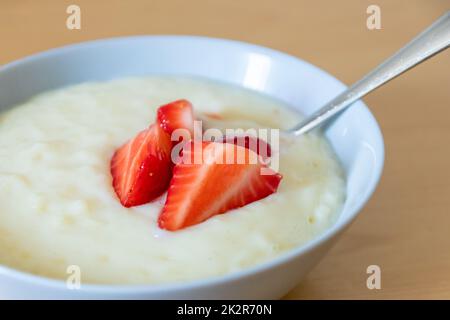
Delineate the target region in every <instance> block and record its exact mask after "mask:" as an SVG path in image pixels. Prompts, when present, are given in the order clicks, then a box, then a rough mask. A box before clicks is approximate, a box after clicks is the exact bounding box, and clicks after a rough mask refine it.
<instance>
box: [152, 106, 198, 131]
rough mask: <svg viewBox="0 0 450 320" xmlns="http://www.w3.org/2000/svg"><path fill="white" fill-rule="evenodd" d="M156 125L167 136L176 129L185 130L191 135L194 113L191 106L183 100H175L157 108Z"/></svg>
mask: <svg viewBox="0 0 450 320" xmlns="http://www.w3.org/2000/svg"><path fill="white" fill-rule="evenodd" d="M157 119H158V123H159V125H160V126H161V128H163V129H164V131H166V132H167V133H168V134H172V132H173V131H174V130H176V129H187V130H189V132H190V133H191V135H192V134H193V131H194V113H193V111H192V104H191V103H190V102H189V101H187V100H185V99H181V100H177V101H174V102H171V103H168V104H166V105H163V106H161V107H159V109H158V115H157Z"/></svg>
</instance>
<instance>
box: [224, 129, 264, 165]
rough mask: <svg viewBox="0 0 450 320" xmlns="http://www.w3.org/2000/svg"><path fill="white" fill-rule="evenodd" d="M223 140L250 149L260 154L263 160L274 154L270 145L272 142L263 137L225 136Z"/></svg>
mask: <svg viewBox="0 0 450 320" xmlns="http://www.w3.org/2000/svg"><path fill="white" fill-rule="evenodd" d="M223 142H225V143H234V144H235V145H238V146H241V147H245V148H247V149H250V150H252V151H253V152H256V153H257V154H258V155H260V156H261V157H262V158H263V160H267V159H269V158H270V157H271V156H272V148H271V147H270V144H269V143H267V142H266V141H264V140H263V139H260V138H257V137H254V136H251V135H245V136H224V137H223Z"/></svg>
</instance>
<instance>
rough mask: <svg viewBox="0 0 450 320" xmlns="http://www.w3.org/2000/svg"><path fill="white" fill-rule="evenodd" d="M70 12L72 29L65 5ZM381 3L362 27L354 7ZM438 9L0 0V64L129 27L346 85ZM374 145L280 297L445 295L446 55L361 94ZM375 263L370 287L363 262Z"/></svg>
mask: <svg viewBox="0 0 450 320" xmlns="http://www.w3.org/2000/svg"><path fill="white" fill-rule="evenodd" d="M70 4H77V5H79V6H80V7H81V13H82V15H81V16H82V24H81V30H68V29H67V28H66V24H65V23H66V18H67V14H66V8H67V6H68V5H70ZM371 4H376V5H379V6H380V8H381V23H382V25H381V26H382V28H381V30H368V29H367V27H366V18H367V16H368V15H367V13H366V8H367V7H368V6H369V5H371ZM448 10H450V0H370V1H368V0H343V1H332V0H329V1H324V0H304V1H300V0H281V1H277V0H208V1H207V0H189V1H186V0H176V1H173V0H168V1H163V0H149V1H144V0H128V1H114V0H108V1H107V0H89V1H88V0H71V1H65V0H40V1H35V0H0V40H1V45H0V64H4V63H7V62H10V61H12V60H15V59H18V58H21V57H24V56H26V55H29V54H32V53H35V52H39V51H42V50H45V49H49V48H53V47H58V46H62V45H66V44H70V43H76V42H80V41H84V40H90V39H98V38H104V37H112V36H123V35H136V34H193V35H206V36H213V37H222V38H230V39H237V40H242V41H247V42H252V43H256V44H261V45H264V46H268V47H272V48H275V49H278V50H282V51H285V52H287V53H290V54H292V55H295V56H298V57H300V58H302V59H305V60H307V61H309V62H312V63H313V64H315V65H317V66H319V67H321V68H323V69H325V70H327V71H329V72H331V73H332V74H334V75H335V76H337V77H338V78H339V79H341V80H342V81H344V82H346V83H348V84H350V83H352V82H353V81H355V80H357V79H358V78H359V77H360V76H361V75H363V74H364V73H366V72H367V71H369V70H370V69H372V68H373V67H375V66H376V65H377V64H378V63H379V62H381V61H382V60H383V59H384V58H386V57H388V56H389V55H391V54H392V53H393V52H394V51H396V50H397V49H399V48H400V47H401V46H403V45H404V44H405V43H406V42H407V41H409V40H410V39H411V38H412V37H413V36H415V35H416V34H417V33H418V32H419V31H421V30H422V29H423V28H425V27H426V26H427V25H429V24H430V23H431V22H432V21H433V20H435V19H436V18H437V17H439V16H440V15H441V14H443V13H444V12H445V11H448ZM365 101H366V102H367V104H368V105H369V106H370V107H371V109H372V111H373V113H374V114H375V116H376V118H377V120H378V121H379V123H380V125H381V127H382V130H383V134H384V138H385V143H386V164H385V170H384V175H383V178H382V180H381V183H380V185H379V187H378V189H377V191H376V192H375V195H374V196H373V198H372V199H371V200H370V202H369V203H368V204H367V206H366V207H365V208H364V210H363V212H362V214H361V215H360V216H359V217H358V219H357V220H356V221H355V222H354V224H353V225H352V226H351V227H350V228H349V229H348V230H347V232H346V233H345V235H344V236H343V237H342V238H341V239H340V241H339V242H338V243H337V244H336V245H335V247H334V248H333V249H332V250H331V251H330V252H329V254H328V255H327V256H326V258H325V259H324V260H323V261H322V262H321V263H320V264H319V265H318V266H317V267H316V268H315V269H314V270H313V271H312V272H311V273H310V274H309V276H308V277H307V278H306V280H305V281H304V282H302V283H301V284H299V285H298V286H297V287H296V288H295V289H294V290H293V291H292V292H291V293H289V294H288V295H287V296H286V298H288V299H313V298H326V299H328V298H329V299H347V298H350V299H357V298H360V299H382V298H387V299H391V298H395V299H404V298H437V299H443V298H447V299H450V170H449V163H450V105H449V102H450V50H449V51H447V52H444V53H443V54H441V55H439V56H437V57H435V58H433V59H431V60H429V61H427V62H426V63H424V64H423V65H421V66H419V67H418V68H416V69H414V70H412V71H411V72H409V73H407V74H405V75H404V76H402V77H401V78H398V79H397V80H395V81H393V82H391V83H390V84H388V85H387V86H385V87H383V88H382V89H380V90H378V91H376V92H374V93H372V94H371V95H370V96H368V97H367V99H365ZM372 264H376V265H379V266H380V267H381V271H382V278H381V279H382V280H381V285H382V287H381V289H380V290H368V289H367V287H366V279H367V277H368V275H367V274H366V268H367V266H369V265H372Z"/></svg>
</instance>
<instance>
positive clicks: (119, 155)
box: [111, 124, 172, 207]
mask: <svg viewBox="0 0 450 320" xmlns="http://www.w3.org/2000/svg"><path fill="white" fill-rule="evenodd" d="M170 148H171V141H170V137H169V135H168V134H167V133H166V132H164V131H163V130H162V129H161V128H160V127H159V126H158V125H156V124H153V125H151V126H150V127H149V128H148V129H146V130H144V131H142V132H140V133H139V134H138V135H137V136H136V137H135V138H134V139H132V140H130V141H129V142H127V143H126V144H125V145H123V146H122V147H120V148H119V149H118V150H117V151H116V152H115V153H114V155H113V157H112V159H111V174H112V177H113V187H114V190H115V191H116V194H117V196H118V197H119V199H120V202H121V203H122V205H123V206H125V207H132V206H137V205H141V204H144V203H147V202H149V201H151V200H153V199H154V198H156V197H158V196H160V195H161V194H162V193H163V192H164V191H165V190H166V189H167V186H168V185H169V182H170V178H171V169H172V164H171V161H170Z"/></svg>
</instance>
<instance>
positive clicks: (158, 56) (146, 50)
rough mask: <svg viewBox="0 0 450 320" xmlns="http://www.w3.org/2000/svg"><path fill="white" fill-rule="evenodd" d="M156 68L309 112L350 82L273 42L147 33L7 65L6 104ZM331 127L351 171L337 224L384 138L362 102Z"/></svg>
mask: <svg viewBox="0 0 450 320" xmlns="http://www.w3.org/2000/svg"><path fill="white" fill-rule="evenodd" d="M148 74H165V75H167V74H172V75H174V74H182V75H195V76H203V77H208V78H211V79H216V80H220V81H225V82H228V83H232V84H235V85H240V86H243V87H246V88H250V89H253V90H256V91H260V92H262V93H265V94H267V95H270V96H272V97H275V98H277V99H280V100H282V101H284V102H287V103H288V104H290V105H292V106H294V107H296V108H297V109H299V110H300V111H301V112H303V113H304V114H310V113H312V112H313V111H314V110H316V109H317V108H319V107H320V106H321V105H322V104H324V103H325V102H327V101H328V100H330V99H331V98H333V97H334V96H335V95H337V94H338V93H340V92H341V91H343V90H344V89H345V86H344V85H343V84H342V83H341V82H339V81H338V80H336V79H335V78H334V77H332V76H330V75H329V74H327V73H326V72H324V71H322V70H320V69H318V68H316V67H314V66H312V65H310V64H309V63H306V62H304V61H302V60H299V59H297V58H294V57H292V56H289V55H286V54H283V53H280V52H277V51H274V50H271V49H267V48H263V47H259V46H254V45H250V44H245V43H240V42H235V41H228V40H219V39H210V38H202V37H185V36H181V37H180V36H148V37H145V36H143V37H129V38H116V39H108V40H100V41H94V42H86V43H82V44H78V45H73V46H68V47H64V48H60V49H55V50H50V51H47V52H44V53H41V54H38V55H35V56H31V57H28V58H25V59H22V60H20V61H18V62H14V63H11V64H9V65H6V66H5V67H2V68H0V111H1V110H4V109H7V108H8V107H10V106H12V105H15V104H17V103H19V102H21V101H23V100H26V99H28V98H30V97H31V96H33V95H35V94H37V93H40V92H42V91H46V90H50V89H53V88H57V87H61V86H65V85H69V84H75V83H80V82H84V81H101V80H108V79H112V78H118V77H124V76H137V75H148ZM324 131H325V135H326V137H327V138H328V140H329V141H330V143H331V145H332V147H333V148H334V150H335V152H336V154H337V156H338V157H339V159H340V161H341V163H342V165H343V166H344V169H345V172H346V178H347V190H346V191H347V199H346V202H345V205H344V209H343V211H342V213H341V215H340V216H339V219H338V221H337V223H336V224H335V226H333V228H332V229H333V230H334V231H336V230H338V229H341V228H342V227H343V226H344V225H346V224H347V223H349V222H350V221H351V220H352V218H353V217H354V216H355V215H356V214H357V212H358V211H359V209H360V208H361V207H362V206H363V205H364V203H365V202H366V201H367V199H368V198H369V197H370V195H371V194H372V192H373V191H374V189H375V187H376V184H377V182H378V180H379V177H380V174H381V171H382V167H383V161H384V146H383V139H382V136H381V133H380V130H379V127H378V124H377V123H376V121H375V119H374V118H373V116H372V114H371V113H370V112H369V110H368V109H367V107H366V106H365V105H364V103H362V102H357V103H355V104H354V106H352V107H351V108H350V109H349V110H347V111H346V112H345V113H344V114H342V115H341V116H340V117H339V118H337V119H336V120H334V121H333V122H331V123H330V124H329V125H327V126H326V127H325V129H324ZM333 230H330V232H332V231H333Z"/></svg>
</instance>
